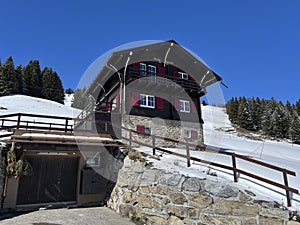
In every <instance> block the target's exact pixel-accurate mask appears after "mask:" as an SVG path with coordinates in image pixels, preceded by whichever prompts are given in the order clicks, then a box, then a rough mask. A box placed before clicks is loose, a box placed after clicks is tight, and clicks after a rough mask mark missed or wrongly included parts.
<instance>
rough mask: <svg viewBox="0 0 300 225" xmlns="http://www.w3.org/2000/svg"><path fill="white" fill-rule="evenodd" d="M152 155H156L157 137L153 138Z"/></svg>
mask: <svg viewBox="0 0 300 225" xmlns="http://www.w3.org/2000/svg"><path fill="white" fill-rule="evenodd" d="M152 154H153V155H155V136H152Z"/></svg>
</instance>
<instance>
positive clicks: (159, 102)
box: [155, 96, 164, 109]
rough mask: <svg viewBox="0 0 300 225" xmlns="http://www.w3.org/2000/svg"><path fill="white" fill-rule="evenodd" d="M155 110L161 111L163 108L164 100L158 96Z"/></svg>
mask: <svg viewBox="0 0 300 225" xmlns="http://www.w3.org/2000/svg"><path fill="white" fill-rule="evenodd" d="M155 101H156V108H157V109H163V108H164V99H163V98H162V97H160V96H156V99H155Z"/></svg>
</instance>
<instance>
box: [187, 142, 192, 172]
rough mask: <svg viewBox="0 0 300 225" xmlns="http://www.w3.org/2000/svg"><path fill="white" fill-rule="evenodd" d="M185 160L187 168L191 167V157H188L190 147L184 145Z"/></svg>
mask: <svg viewBox="0 0 300 225" xmlns="http://www.w3.org/2000/svg"><path fill="white" fill-rule="evenodd" d="M186 159H187V167H190V166H191V155H190V146H189V144H186Z"/></svg>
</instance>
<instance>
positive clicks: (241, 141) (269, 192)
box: [142, 106, 300, 211]
mask: <svg viewBox="0 0 300 225" xmlns="http://www.w3.org/2000/svg"><path fill="white" fill-rule="evenodd" d="M202 113H203V119H204V122H205V123H204V142H205V144H206V145H208V146H214V147H218V148H221V149H223V151H230V152H236V153H238V154H242V155H247V156H250V157H252V158H255V159H257V160H260V161H264V162H267V163H270V164H272V165H277V166H279V167H283V168H286V169H290V170H292V171H295V172H296V175H297V176H296V177H293V176H290V175H288V181H289V186H290V187H293V188H295V189H299V185H300V146H299V145H293V144H290V143H287V142H283V141H282V142H278V141H271V140H263V141H257V140H250V139H247V138H245V137H240V136H238V135H237V132H235V129H234V128H233V127H232V125H231V123H230V121H229V119H228V116H227V114H226V113H225V109H223V108H218V107H212V106H204V107H202ZM142 150H143V151H147V152H149V154H151V152H152V149H149V148H143V149H142ZM169 150H173V151H176V152H180V153H182V154H185V152H186V150H183V149H169ZM162 155H163V157H161V160H160V161H156V160H154V159H151V161H152V162H153V163H154V166H155V167H157V168H161V169H165V170H167V171H169V172H172V171H173V172H179V173H181V174H184V175H188V176H196V177H206V178H207V177H210V178H209V179H217V180H218V181H220V182H221V183H233V175H232V171H229V170H224V169H221V168H217V167H213V166H211V165H204V164H200V163H198V162H192V166H191V167H190V168H187V166H186V160H185V159H183V158H179V157H176V156H172V155H167V154H164V153H163V154H162ZM191 155H192V156H195V157H197V158H201V159H205V160H208V161H210V162H212V161H213V162H217V163H221V164H224V165H229V166H231V165H232V162H231V157H230V156H227V155H220V154H215V153H208V152H205V151H204V152H203V151H192V152H191ZM237 167H238V168H239V169H242V170H245V171H247V172H250V173H252V174H255V175H259V176H262V177H264V178H267V179H270V180H274V181H276V182H278V183H281V184H283V175H282V173H281V172H279V171H275V170H272V169H269V168H266V167H262V166H259V165H256V164H253V163H250V162H247V161H245V160H242V159H237ZM212 172H216V174H217V177H212V176H208V175H207V174H208V173H212ZM235 185H238V186H239V187H240V188H241V189H244V190H250V191H252V192H254V193H255V194H256V199H259V200H268V201H276V202H278V203H283V204H284V205H287V203H286V196H285V191H284V190H283V189H280V188H277V187H275V186H272V185H269V184H267V183H264V182H261V181H259V180H255V179H252V178H250V177H247V176H244V175H240V176H239V182H238V183H237V184H235ZM291 195H292V208H291V209H294V210H298V211H299V210H300V195H296V194H291Z"/></svg>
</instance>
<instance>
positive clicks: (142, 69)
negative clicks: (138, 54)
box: [140, 63, 147, 76]
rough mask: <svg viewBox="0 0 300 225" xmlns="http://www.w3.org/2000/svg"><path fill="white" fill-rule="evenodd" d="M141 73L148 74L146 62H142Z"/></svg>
mask: <svg viewBox="0 0 300 225" xmlns="http://www.w3.org/2000/svg"><path fill="white" fill-rule="evenodd" d="M140 75H142V76H146V75H147V66H146V64H145V63H140Z"/></svg>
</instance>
